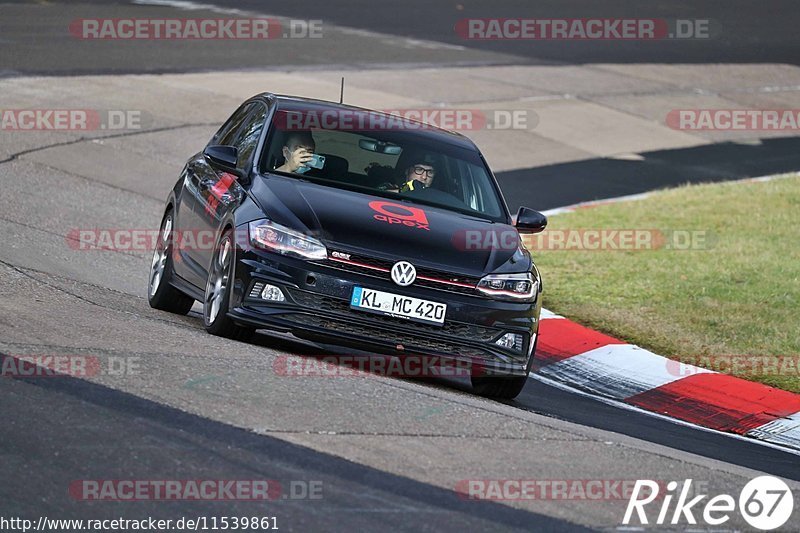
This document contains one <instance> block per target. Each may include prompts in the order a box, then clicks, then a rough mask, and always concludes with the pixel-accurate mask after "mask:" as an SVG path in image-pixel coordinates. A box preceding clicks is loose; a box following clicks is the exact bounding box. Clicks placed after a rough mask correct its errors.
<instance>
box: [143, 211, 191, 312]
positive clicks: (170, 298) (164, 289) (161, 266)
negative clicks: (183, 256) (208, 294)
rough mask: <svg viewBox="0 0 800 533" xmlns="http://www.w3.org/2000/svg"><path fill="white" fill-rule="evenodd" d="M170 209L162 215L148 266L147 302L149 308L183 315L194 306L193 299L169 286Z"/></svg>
mask: <svg viewBox="0 0 800 533" xmlns="http://www.w3.org/2000/svg"><path fill="white" fill-rule="evenodd" d="M172 221H173V217H172V209H168V210H167V212H166V213H164V219H163V220H162V221H161V229H160V231H159V232H158V241H157V242H156V249H155V250H154V251H153V260H152V262H151V264H150V282H149V284H148V286H147V301H148V302H149V303H150V307H152V308H154V309H161V310H162V311H169V312H170V313H178V314H180V315H185V314H186V313H188V312H189V309H191V308H192V304H194V298H192V297H191V296H186V295H185V294H183V293H182V292H181V291H179V290H178V289H176V288H175V287H173V286H172V285H170V284H169V280H170V278H172V272H173V270H172V242H173V241H172V227H173V224H172Z"/></svg>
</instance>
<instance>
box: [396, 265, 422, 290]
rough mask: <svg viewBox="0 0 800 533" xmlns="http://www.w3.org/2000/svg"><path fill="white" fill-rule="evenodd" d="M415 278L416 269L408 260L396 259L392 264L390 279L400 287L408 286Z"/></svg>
mask: <svg viewBox="0 0 800 533" xmlns="http://www.w3.org/2000/svg"><path fill="white" fill-rule="evenodd" d="M415 279H417V269H416V268H414V265H412V264H411V263H409V262H408V261H398V262H397V263H395V264H394V265H393V266H392V281H394V282H395V283H397V284H398V285H400V286H401V287H408V286H409V285H411V284H412V283H414V280H415Z"/></svg>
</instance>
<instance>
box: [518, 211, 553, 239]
mask: <svg viewBox="0 0 800 533" xmlns="http://www.w3.org/2000/svg"><path fill="white" fill-rule="evenodd" d="M514 225H515V226H516V228H517V231H519V232H520V233H539V232H542V231H544V228H546V227H547V217H546V216H544V215H543V214H542V213H540V212H539V211H536V210H535V209H531V208H530V207H520V208H519V211H517V221H516V223H515V224H514Z"/></svg>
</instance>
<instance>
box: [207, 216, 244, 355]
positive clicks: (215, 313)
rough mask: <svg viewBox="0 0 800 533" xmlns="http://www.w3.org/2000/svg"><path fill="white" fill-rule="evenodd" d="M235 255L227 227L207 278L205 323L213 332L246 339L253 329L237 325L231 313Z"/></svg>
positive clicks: (210, 331)
mask: <svg viewBox="0 0 800 533" xmlns="http://www.w3.org/2000/svg"><path fill="white" fill-rule="evenodd" d="M234 255H235V252H234V248H233V240H232V239H231V231H230V230H226V231H225V232H224V233H223V234H222V237H221V238H220V240H219V244H218V245H217V247H216V250H215V251H214V255H213V259H212V260H211V266H210V267H209V269H208V281H207V282H206V292H205V297H204V298H203V323H204V325H205V327H206V331H208V332H209V333H211V334H212V335H218V336H220V337H227V338H229V339H237V340H247V339H249V338H250V337H251V336H252V335H253V332H254V330H253V329H251V328H245V327H242V326H237V325H236V324H235V323H234V322H233V320H231V319H230V317H228V302H229V301H230V291H231V285H232V284H233V283H232V281H233V262H234Z"/></svg>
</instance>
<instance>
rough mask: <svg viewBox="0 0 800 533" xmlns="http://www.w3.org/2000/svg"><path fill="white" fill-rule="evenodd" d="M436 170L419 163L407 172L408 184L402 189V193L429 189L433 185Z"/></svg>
mask: <svg viewBox="0 0 800 533" xmlns="http://www.w3.org/2000/svg"><path fill="white" fill-rule="evenodd" d="M435 176H436V170H435V169H434V168H433V167H432V166H431V165H428V164H425V163H417V164H414V165H411V166H410V167H408V169H407V170H406V182H405V183H404V184H403V186H402V187H400V192H406V191H413V190H416V189H420V188H422V189H427V188H428V187H430V186H431V184H432V183H433V178H434V177H435Z"/></svg>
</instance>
